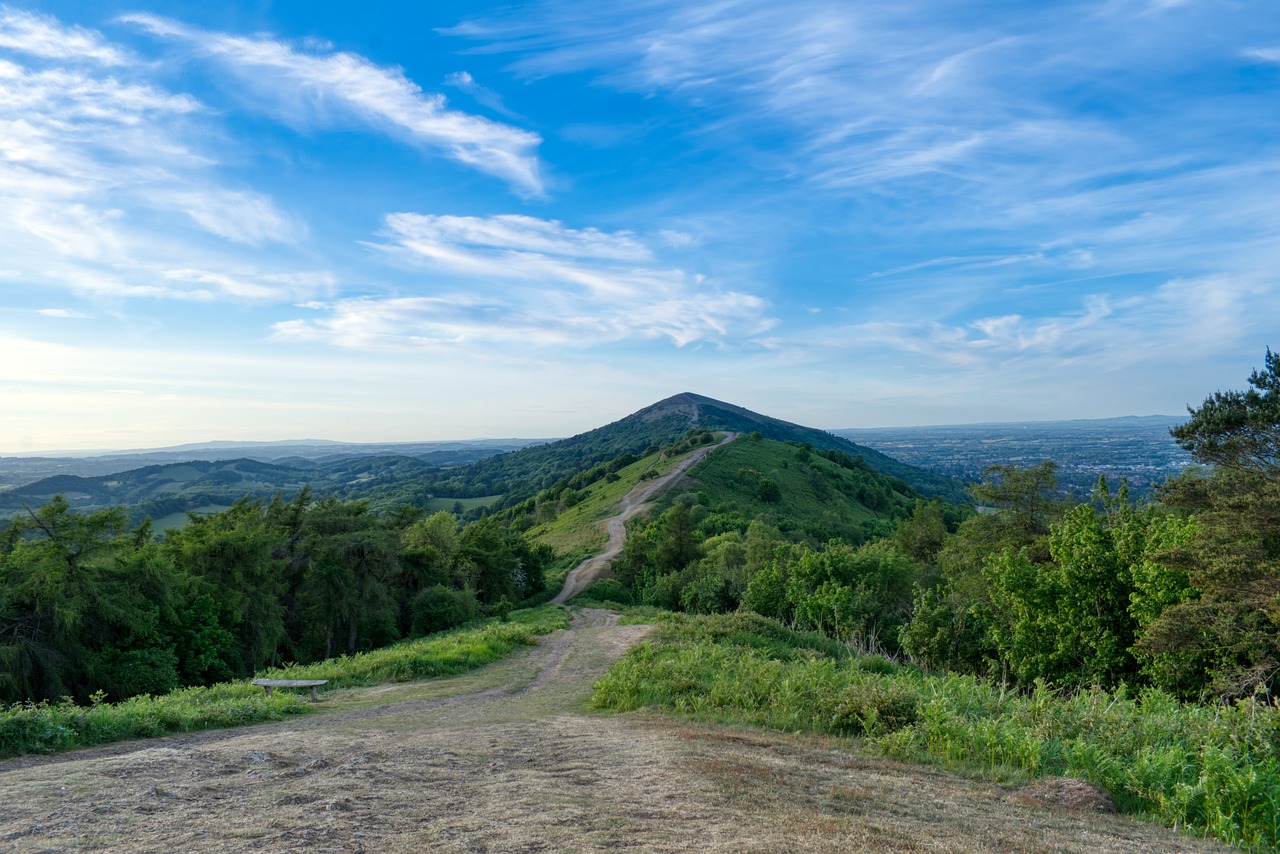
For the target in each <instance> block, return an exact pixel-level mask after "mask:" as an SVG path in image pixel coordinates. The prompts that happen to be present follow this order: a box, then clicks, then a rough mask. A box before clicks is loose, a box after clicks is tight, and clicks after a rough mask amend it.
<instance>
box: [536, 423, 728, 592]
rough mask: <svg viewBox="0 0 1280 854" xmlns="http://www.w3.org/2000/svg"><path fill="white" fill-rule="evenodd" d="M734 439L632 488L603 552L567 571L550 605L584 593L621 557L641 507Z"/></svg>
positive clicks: (700, 450) (696, 453)
mask: <svg viewBox="0 0 1280 854" xmlns="http://www.w3.org/2000/svg"><path fill="white" fill-rule="evenodd" d="M695 415H696V411H695ZM695 423H696V420H695ZM736 438H738V434H737V433H729V434H727V435H726V436H725V437H724V438H722V439H721V440H720V441H719V442H717V443H716V444H714V445H707V446H706V447H703V448H698V449H697V450H696V451H694V452H693V453H692V454H690V455H689V456H688V457H687V458H685V459H684V460H681V461H680V463H679V464H678V465H676V466H675V467H674V468H672V469H671V470H670V471H668V472H667V473H666V474H664V475H662V476H661V477H658V478H654V479H653V480H647V481H644V480H642V481H641V482H640V483H638V484H636V485H635V486H634V487H632V488H631V491H630V492H628V493H627V494H626V495H624V496H623V497H622V502H621V503H620V504H619V509H618V514H617V515H616V516H612V517H610V519H609V521H608V525H607V526H608V530H609V541H608V542H607V543H606V544H605V547H604V551H602V552H600V554H598V555H596V556H595V557H589V558H587V559H586V560H584V561H583V562H582V563H580V564H578V565H577V566H575V567H574V568H573V569H571V570H569V574H568V575H566V576H565V579H564V587H563V588H561V590H560V594H559V595H558V596H556V598H554V599H552V600H551V601H552V603H553V604H556V605H563V604H564V603H565V602H568V601H569V600H570V599H572V598H573V597H574V596H576V595H578V594H579V593H581V592H582V591H583V590H585V589H586V587H587V585H588V584H590V583H591V582H593V581H595V580H596V579H597V578H599V577H600V575H601V573H603V572H604V571H605V570H607V569H608V568H609V565H610V564H612V563H613V560H614V558H616V557H617V556H618V555H620V554H622V547H623V545H624V544H625V543H626V541H627V522H628V521H630V520H631V519H632V518H634V517H635V516H638V515H639V514H640V513H642V512H644V510H645V506H646V504H647V503H648V502H649V501H651V500H652V499H654V498H657V497H658V496H660V495H662V494H663V493H664V492H666V491H667V489H669V488H670V487H671V485H672V484H673V483H675V482H676V480H678V479H679V478H680V477H681V476H682V475H683V474H684V473H685V472H687V471H688V470H689V469H690V468H692V467H693V465H694V464H695V463H697V462H698V461H699V460H701V459H702V458H703V457H705V456H706V455H707V454H709V453H710V452H711V451H714V450H715V449H716V448H718V447H720V446H721V445H724V444H727V443H729V442H732V441H733V440H734V439H736Z"/></svg>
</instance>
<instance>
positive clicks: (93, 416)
mask: <svg viewBox="0 0 1280 854" xmlns="http://www.w3.org/2000/svg"><path fill="white" fill-rule="evenodd" d="M1278 318H1280V14H1277V10H1276V7H1275V5H1274V2H1273V0H1256V2H1249V0H1244V2H1232V0H1212V2H1209V0H1080V2H1052V0H1050V2H982V1H981V0H979V2H971V3H953V2H947V0H895V2H892V3H886V2H870V0H856V2H855V0H788V2H785V3H783V2H767V1H766V0H704V2H699V3H689V2H687V0H679V2H674V0H673V1H672V2H668V0H622V2H617V3H599V2H581V0H579V2H561V1H560V0H545V2H537V0H535V1H534V2H514V3H512V2H500V3H488V2H483V0H471V1H470V2H447V0H444V1H443V2H441V1H440V0H437V2H431V3H422V2H393V0H377V2H373V3H365V4H353V3H335V2H306V3H303V2H296V0H291V2H269V0H226V2H220V3H198V4H197V3H190V2H169V0H156V2H146V0H140V2H121V1H120V0H96V2H92V3H89V2H31V3H25V4H23V3H11V4H8V5H0V454H5V453H31V452H36V451H43V450H53V449H68V450H71V449H91V448H94V449H106V448H141V447H156V446H161V445H169V444H177V443H183V442H198V441H205V440H213V439H222V440H234V439H242V440H274V439H301V438H321V439H334V440H343V441H378V442H387V441H415V440H437V439H440V440H443V439H461V438H477V437H528V438H532V437H553V436H567V435H573V434H576V433H580V432H583V431H586V430H589V429H592V428H594V427H597V426H600V425H602V424H605V423H607V422H610V421H614V420H616V419H618V418H621V417H623V416H625V415H627V414H629V413H630V412H632V411H635V410H637V409H639V408H641V407H643V406H646V405H648V404H650V403H653V402H655V401H657V400H660V399H662V398H665V397H668V396H670V395H673V394H677V393H679V392H683V391H693V392H696V393H699V394H704V395H707V396H710V397H714V398H718V399H721V400H725V401H727V402H730V403H734V404H737V405H740V406H745V407H747V408H749V409H753V410H756V411H758V412H762V413H765V414H768V415H772V416H775V417H779V418H784V419H786V420H789V421H795V422H798V423H802V424H806V425H809V426H816V427H823V428H828V429H836V428H845V427H870V426H892V425H912V424H955V423H967V422H987V421H1016V420H1052V419H1065V418H1098V417H1112V416H1121V415H1147V414H1155V413H1162V414H1176V413H1179V412H1184V411H1185V408H1186V407H1187V405H1189V404H1190V405H1198V404H1199V403H1200V402H1201V401H1202V400H1203V399H1204V398H1205V397H1206V396H1207V395H1209V394H1210V393H1212V392H1213V391H1215V390H1218V389H1225V388H1239V387H1242V386H1243V385H1244V384H1245V381H1246V378H1247V377H1248V375H1249V373H1250V371H1251V370H1252V369H1254V368H1257V367H1261V365H1262V362H1263V357H1264V354H1265V352H1266V349H1267V347H1268V346H1270V347H1275V348H1280V334H1276V333H1277V332H1280V328H1278V326H1280V325H1278V324H1277V319H1278Z"/></svg>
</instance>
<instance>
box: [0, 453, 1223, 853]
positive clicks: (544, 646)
mask: <svg viewBox="0 0 1280 854" xmlns="http://www.w3.org/2000/svg"><path fill="white" fill-rule="evenodd" d="M725 441H728V440H727V439H726V440H725ZM709 450H711V448H710V447H707V448H703V449H700V451H699V452H697V453H696V454H695V455H694V456H692V457H691V458H689V459H687V460H685V461H682V463H681V464H680V466H677V467H676V468H674V469H672V471H670V472H668V473H667V474H666V475H664V476H663V478H659V479H656V480H655V481H653V482H649V483H646V484H644V487H645V488H644V489H643V490H632V492H630V493H628V495H627V497H626V498H625V499H624V500H623V502H622V508H621V510H620V512H619V514H618V516H616V517H614V519H611V520H610V538H609V546H608V547H607V548H606V549H605V551H604V552H602V553H601V554H600V555H598V556H597V557H596V558H593V559H592V561H586V562H584V563H583V564H582V565H580V566H579V567H578V569H577V570H575V572H576V573H577V574H576V575H574V574H571V576H570V577H569V578H567V579H566V582H565V589H564V590H562V591H561V597H560V598H559V600H558V601H563V600H564V599H565V598H568V596H570V595H572V593H573V591H575V590H577V589H581V586H585V584H586V583H587V581H588V580H589V579H590V578H591V577H592V573H593V572H595V571H598V569H599V567H601V566H605V565H607V563H608V561H609V560H611V559H612V558H611V557H610V554H611V553H610V549H613V552H612V554H613V555H616V554H617V551H618V550H620V549H621V544H622V537H623V536H624V533H619V534H618V535H617V539H616V541H615V537H614V531H615V527H614V524H613V523H614V522H615V521H617V522H618V525H617V530H619V531H621V532H624V531H625V528H624V527H623V526H624V523H625V519H626V518H629V516H628V514H630V515H631V516H633V515H635V513H637V512H639V510H640V508H641V507H642V506H643V505H644V504H645V502H646V501H649V500H651V499H652V498H653V497H655V496H656V495H657V494H658V492H659V491H660V490H662V489H666V488H667V487H669V486H670V485H671V484H672V483H673V482H674V481H675V479H676V478H678V477H680V475H682V474H683V473H684V472H685V471H686V470H687V469H688V466H690V465H692V464H693V463H694V462H696V461H697V459H700V458H701V456H702V455H704V454H705V453H707V452H708V451H709ZM593 561H600V562H601V563H599V564H594V563H593ZM593 567H594V568H593ZM649 630H650V627H648V626H622V625H619V624H618V615H617V614H615V613H612V612H609V611H603V610H598V609H586V608H583V609H578V610H577V611H576V613H575V614H574V616H573V621H572V623H571V624H570V626H569V628H568V629H566V630H561V631H558V632H554V633H552V634H550V635H547V636H545V637H544V638H543V639H542V640H541V641H540V642H539V643H538V644H537V645H536V646H533V647H530V648H527V649H524V650H522V651H520V652H517V653H515V654H513V655H511V656H508V657H507V658H505V659H503V660H501V661H499V662H496V663H494V664H491V665H489V666H487V667H483V668H481V669H479V670H475V671H472V672H471V673H468V674H464V675H462V676H457V677H453V678H448V679H434V680H426V681H421V682H410V683H400V684H393V685H384V686H378V687H374V688H359V689H340V690H335V691H332V692H329V693H327V694H324V695H323V696H322V698H321V701H320V703H319V704H318V708H317V712H318V713H317V714H314V715H308V716H306V717H303V718H298V719H293V720H289V721H285V722H282V723H276V724H267V725H260V726H252V727H245V728H242V729H231V730H220V731H213V732H202V733H195V734H191V735H182V736H172V737H166V738H157V739H152V740H148V741H137V742H131V743H127V744H119V745H110V746H107V747H103V748H95V749H90V750H83V751H78V752H75V753H68V754H62V755H58V756H51V757H27V758H23V759H20V760H12V761H8V762H5V763H0V850H4V851H17V852H47V851H79V850H86V849H94V850H109V851H113V852H124V854H130V852H186V851H192V852H195V851H199V852H203V851H219V852H223V851H226V852H241V851H245V852H250V851H255V852H256V851H307V852H368V854H374V852H378V854H381V853H382V852H392V854H395V852H405V854H408V852H419V851H433V852H434V851H439V852H508V851H521V852H524V851H528V852H534V851H537V852H560V851H573V852H580V851H615V850H618V849H625V850H632V851H645V852H649V851H657V852H684V851H698V852H725V854H728V852H733V854H738V852H778V853H779V854H781V852H797V851H814V852H828V851H829V852H850V851H1045V850H1052V851H1062V852H1080V854H1085V852H1098V851H1108V852H1174V851H1231V850H1234V849H1228V848H1223V847H1220V846H1216V845H1212V844H1209V843H1204V842H1201V841H1199V840H1195V839H1192V838H1189V837H1186V836H1180V835H1178V834H1177V833H1175V832H1173V831H1170V830H1167V829H1165V828H1161V827H1156V826H1154V825H1149V824H1145V823H1142V822H1139V821H1136V820H1134V819H1129V818H1126V817H1121V816H1114V815H1093V814H1087V813H1081V812H1070V811H1066V810H1062V809H1056V808H1052V807H1047V806H1044V805H1042V804H1037V803H1032V802H1030V801H1029V800H1028V799H1027V798H1025V797H1023V796H1021V795H1019V794H1018V793H1017V792H1015V791H1010V790H1007V789H1004V788H1001V787H1000V786H997V785H994V784H991V783H983V782H976V781H972V780H967V779H964V778H960V777H955V776H952V775H950V774H946V773H943V772H939V771H935V770H931V769H926V768H919V767H913V766H907V765H901V764H899V763H896V762H890V761H886V760H882V759H878V758H875V757H871V756H867V755H865V754H864V753H863V752H862V751H861V750H859V749H858V747H857V744H856V742H851V741H848V740H842V739H832V738H820V737H813V736H800V735H791V734H788V733H777V732H771V731H765V730H755V729H751V728H745V727H736V728H735V727H724V726H718V725H715V724H708V723H690V722H688V721H683V720H680V719H675V718H666V717H661V716H645V715H603V714H598V713H593V712H591V711H590V707H589V702H590V696H591V687H592V685H593V683H595V682H596V680H598V679H599V678H600V677H601V676H602V675H604V673H605V672H606V671H607V670H608V668H609V667H610V666H611V665H612V664H613V663H614V662H616V661H617V660H618V659H619V658H620V657H621V656H622V655H623V654H624V653H625V652H626V651H627V649H628V648H629V647H631V646H633V645H634V644H636V643H638V642H640V641H641V640H642V639H643V638H644V636H645V634H646V633H647V632H648V631H649Z"/></svg>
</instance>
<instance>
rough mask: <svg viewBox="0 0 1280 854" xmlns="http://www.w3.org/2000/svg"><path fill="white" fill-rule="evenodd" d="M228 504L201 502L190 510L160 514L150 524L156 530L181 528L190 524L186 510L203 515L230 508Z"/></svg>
mask: <svg viewBox="0 0 1280 854" xmlns="http://www.w3.org/2000/svg"><path fill="white" fill-rule="evenodd" d="M230 509H231V505H230V504H202V505H200V506H199V507H194V508H192V509H191V510H190V511H187V510H182V511H179V512H177V513H170V514H169V515H167V516H161V517H160V518H159V519H152V520H151V526H152V528H154V529H155V530H157V531H168V530H172V529H182V528H185V527H187V525H189V524H191V517H190V516H188V515H187V513H188V512H190V513H196V514H199V515H202V516H203V515H205V514H208V513H221V512H222V511H223V510H230Z"/></svg>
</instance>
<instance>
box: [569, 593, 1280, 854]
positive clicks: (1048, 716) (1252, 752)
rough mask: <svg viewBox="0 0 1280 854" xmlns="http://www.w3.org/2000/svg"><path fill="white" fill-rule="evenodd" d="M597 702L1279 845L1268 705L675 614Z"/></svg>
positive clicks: (1277, 769)
mask: <svg viewBox="0 0 1280 854" xmlns="http://www.w3.org/2000/svg"><path fill="white" fill-rule="evenodd" d="M815 638H816V639H817V640H816V641H815ZM824 642H825V643H824ZM827 644H832V646H827ZM832 647H834V648H832ZM592 702H593V703H594V704H595V706H596V707H597V708H601V709H609V710H615V711H626V710H631V709H639V708H653V709H660V710H666V711H669V712H674V713H677V714H686V715H694V716H701V717H713V718H716V719H720V720H727V721H733V722H738V723H747V724H755V725H761V726H768V727H774V728H778V729H783V730H788V731H795V730H809V731H814V732H831V733H842V734H853V735H865V736H866V737H867V744H868V746H870V747H871V748H872V749H875V750H878V751H880V752H882V753H885V754H886V755H889V756H892V757H895V758H898V759H904V760H908V761H923V762H929V763H937V764H941V765H944V766H946V767H949V768H952V769H954V770H960V771H964V772H968V773H977V774H979V775H984V776H992V777H996V778H998V779H1009V778H1015V779H1016V778H1024V779H1025V778H1032V777H1038V776H1041V775H1060V776H1068V777H1080V778H1083V779H1086V780H1089V781H1090V782H1092V783H1094V784H1096V785H1098V786H1101V787H1102V788H1104V789H1106V790H1107V791H1108V792H1109V793H1110V794H1111V795H1112V797H1113V798H1114V799H1115V801H1116V803H1117V804H1118V805H1119V806H1120V808H1121V809H1122V810H1124V811H1126V812H1132V813H1138V814H1141V815H1146V816H1149V817H1152V818H1154V819H1155V820H1158V821H1160V822H1162V823H1164V824H1168V825H1170V826H1173V827H1186V828H1188V829H1194V830H1195V831H1196V832H1199V833H1204V834H1207V835H1210V836H1213V837H1215V838H1217V839H1218V840H1220V841H1222V842H1225V843H1227V844H1231V845H1238V846H1242V847H1246V848H1253V849H1263V850H1270V849H1273V848H1275V847H1276V846H1277V845H1278V844H1280V707H1278V706H1277V705H1276V704H1274V703H1271V702H1267V701H1263V700H1254V699H1249V700H1240V701H1238V702H1236V703H1234V704H1231V705H1195V704H1186V703H1181V702H1179V701H1178V700H1177V699H1176V698H1174V697H1172V696H1170V695H1168V694H1165V693H1163V692H1161V691H1159V690H1156V689H1146V690H1144V691H1142V692H1140V693H1138V694H1137V695H1130V694H1129V693H1128V692H1127V691H1126V690H1125V689H1123V688H1121V689H1118V690H1116V691H1106V690H1103V689H1101V688H1090V689H1085V690H1080V691H1074V692H1070V691H1063V690H1055V689H1053V688H1050V687H1049V686H1048V685H1047V684H1046V683H1044V682H1043V681H1041V682H1039V683H1037V684H1036V685H1035V686H1034V688H1033V689H1032V690H1030V691H1029V692H1023V693H1019V692H1010V691H1006V690H1004V689H1002V688H1000V687H999V686H997V685H993V684H991V683H988V682H985V681H983V680H980V679H978V678H976V677H973V676H960V675H943V676H926V675H925V674H923V673H921V672H920V671H919V670H918V669H916V668H914V667H910V666H900V665H895V664H894V663H893V662H891V661H888V660H886V659H883V658H880V657H878V656H866V657H862V658H856V657H850V656H849V654H848V651H847V650H846V649H844V648H843V647H841V646H840V645H838V644H833V643H832V642H831V641H829V640H828V639H825V638H820V636H816V635H807V634H805V633H799V632H793V631H791V630H789V629H787V628H785V627H784V626H782V625H781V624H779V623H778V622H777V621H774V620H769V619H766V618H764V617H760V616H758V615H754V614H742V613H740V614H725V615H718V616H714V617H691V616H686V615H668V616H666V617H665V618H664V619H663V620H662V621H661V623H660V626H659V628H658V630H656V631H655V632H653V633H652V634H651V635H650V639H649V640H648V641H646V642H645V643H643V644H641V645H639V646H637V647H634V648H633V649H632V650H631V651H630V652H628V653H627V655H626V656H625V657H624V658H623V659H622V660H621V661H619V662H618V663H617V664H616V665H614V667H613V668H612V669H611V670H610V671H609V673H608V674H606V675H605V677H604V678H603V679H601V680H600V681H599V682H597V683H596V687H595V693H594V695H593V698H592Z"/></svg>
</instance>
